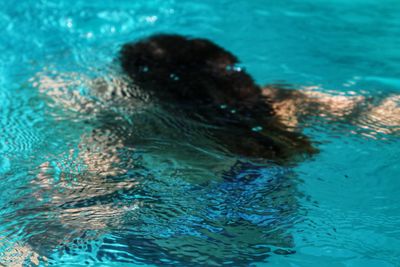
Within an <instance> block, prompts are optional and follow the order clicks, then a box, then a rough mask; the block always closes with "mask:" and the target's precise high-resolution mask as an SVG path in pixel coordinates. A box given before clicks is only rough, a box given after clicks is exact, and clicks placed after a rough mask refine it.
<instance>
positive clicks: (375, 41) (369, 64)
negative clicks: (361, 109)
mask: <svg viewBox="0 0 400 267" xmlns="http://www.w3.org/2000/svg"><path fill="white" fill-rule="evenodd" d="M0 6H1V8H0V27H1V28H2V29H3V31H2V34H1V35H0V48H1V49H0V50H1V53H0V127H1V131H0V265H1V264H3V265H5V266H37V265H38V266H45V265H46V264H49V265H50V266H141V265H149V266H153V265H168V264H170V265H174V264H175V265H180V266H189V265H193V266H199V265H213V264H214V265H228V266H248V265H255V266H399V265H400V232H399V229H400V204H399V203H400V195H399V194H398V190H399V189H400V182H399V181H398V178H399V177H400V165H399V164H398V162H399V160H400V158H399V155H400V142H399V138H398V137H399V127H400V125H399V124H398V122H399V120H398V119H397V120H394V121H391V120H386V121H385V120H382V119H374V118H370V119H364V120H360V121H357V122H356V123H348V122H346V120H340V119H339V120H337V121H329V120H327V119H324V118H323V117H318V116H316V117H315V118H312V119H311V120H310V121H309V122H307V123H304V125H302V127H303V129H304V132H305V133H306V134H307V135H309V136H310V137H311V138H312V140H313V141H314V142H315V144H316V145H317V146H318V148H319V149H320V150H321V152H320V153H319V154H317V155H315V156H313V157H312V158H311V159H306V160H304V161H303V162H300V163H299V164H297V165H295V166H291V167H282V166H278V165H276V164H273V163H270V164H265V163H264V164H259V163H255V162H251V161H250V160H249V161H246V160H245V159H238V158H237V157H236V156H234V155H229V154H226V153H221V152H219V151H218V149H216V148H215V147H214V146H213V145H210V144H209V143H208V141H207V140H206V139H204V138H202V133H201V132H198V131H194V132H193V131H190V129H193V128H194V129H196V125H191V124H190V123H188V122H181V121H179V120H178V119H177V118H170V117H168V115H166V114H160V113H159V112H157V111H156V110H155V111H149V110H148V109H146V106H148V104H146V103H138V107H139V108H138V107H136V108H134V109H133V108H129V107H128V108H127V107H124V106H123V105H121V104H120V103H116V104H115V103H114V104H109V103H108V102H107V101H105V100H104V99H101V98H97V97H94V96H91V95H90V92H89V89H88V88H87V86H86V85H85V83H84V82H83V83H79V82H80V81H84V80H87V79H95V78H98V77H103V78H106V79H111V76H112V75H114V73H118V68H117V67H116V65H117V63H116V60H115V58H116V55H117V53H118V50H119V48H120V46H121V45H122V44H123V43H125V42H128V41H132V40H137V39H139V38H141V37H145V36H148V35H150V34H153V33H159V32H168V33H179V34H185V35H190V36H195V37H204V38H208V39H211V40H213V41H215V42H216V43H218V44H219V45H221V46H223V47H225V48H226V49H228V50H229V51H232V52H233V53H234V54H236V55H237V56H238V57H239V58H240V60H241V62H242V63H241V65H240V67H242V68H246V69H247V70H248V72H249V73H250V74H252V75H253V77H254V78H255V80H256V81H257V82H258V83H259V84H276V83H278V84H288V85H290V87H292V88H296V89H302V88H305V87H313V88H315V90H316V91H318V92H329V93H333V94H336V95H346V96H364V97H367V98H376V99H384V98H385V97H387V96H396V95H398V94H399V90H400V78H399V77H400V63H399V62H400V50H399V46H400V37H399V36H400V19H399V14H400V3H399V2H398V1H389V0H383V1H372V0H367V1H359V0H353V1H342V0H331V1H328V0H317V1H310V0H305V1H295V0H293V1H286V0H284V1H259V0H253V1H223V0H219V1H214V0H205V1H197V2H196V1H192V0H182V1H174V0H164V1H161V0H149V1H75V2H74V3H71V1H65V0H64V1H50V0H41V1H30V0H24V1H19V2H11V1H9V2H6V1H3V2H2V3H1V4H0ZM46 79H52V81H53V82H51V83H48V86H47V87H46V86H43V84H46ZM54 81H55V82H54ZM43 87H45V89H43ZM40 88H42V89H40ZM55 88H56V89H57V90H59V92H63V93H65V95H61V96H60V95H56V96H55V97H54V95H53V96H49V95H48V94H46V90H47V89H49V90H53V89H55ZM57 90H56V91H57ZM73 92H80V94H81V95H83V98H81V97H78V96H76V95H74V93H73ZM87 99H90V101H89V100H87ZM395 99H396V98H395ZM85 101H86V102H85ZM87 102H89V103H90V104H87ZM144 102H145V101H144ZM378 102H379V101H378ZM84 104H85V105H84ZM378 104H379V103H377V105H378ZM393 105H397V107H398V105H399V100H398V98H397V102H395V103H394V104H393ZM104 109H109V110H112V111H113V114H114V117H113V119H112V120H111V121H110V118H108V117H102V113H101V112H102V110H104ZM384 112H386V113H388V112H389V113H390V111H387V110H386V111H384ZM397 114H399V113H397ZM386 115H387V114H386ZM99 118H100V119H99ZM99 120H106V121H107V120H109V124H110V129H105V130H104V129H103V130H101V131H100V133H99V132H96V131H98V130H97V124H98V121H99ZM182 125H183V126H182ZM182 127H183V130H182ZM93 131H94V134H93ZM115 131H119V132H122V133H125V134H131V135H133V136H135V138H136V139H137V142H138V145H137V146H133V147H134V148H132V147H131V148H126V147H125V148H124V147H121V145H120V144H119V143H118V142H119V141H118V140H117V137H116V136H115V135H114V134H113V133H115ZM187 133H190V134H187ZM85 151H91V154H85V153H86V152H85ZM116 155H118V157H117V156H116ZM116 158H118V160H115V159H116ZM121 170H123V171H121ZM283 252H286V253H283ZM281 254H285V255H281ZM286 254H289V255H286Z"/></svg>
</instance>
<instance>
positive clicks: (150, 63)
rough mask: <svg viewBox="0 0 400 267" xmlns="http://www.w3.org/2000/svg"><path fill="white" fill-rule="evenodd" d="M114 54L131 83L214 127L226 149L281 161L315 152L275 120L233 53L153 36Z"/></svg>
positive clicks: (171, 36)
mask: <svg viewBox="0 0 400 267" xmlns="http://www.w3.org/2000/svg"><path fill="white" fill-rule="evenodd" d="M119 57H120V62H121V67H122V69H123V71H124V72H125V74H127V75H128V76H129V77H130V78H132V81H133V82H134V83H135V84H136V85H138V86H139V87H141V88H142V89H143V90H146V91H147V92H149V93H151V94H152V95H154V96H155V98H156V99H158V100H159V102H160V103H161V105H164V106H168V107H171V106H173V107H174V108H175V110H179V112H177V115H179V114H185V115H186V116H189V117H192V118H195V119H200V120H203V121H204V122H206V123H208V124H210V125H213V126H216V127H217V128H218V130H215V131H214V132H213V136H214V137H215V138H216V139H217V141H218V142H223V143H224V144H225V146H226V147H227V148H228V150H230V151H231V152H234V153H237V154H239V155H243V156H252V157H261V158H268V159H287V158H289V157H292V156H293V155H294V154H299V153H298V152H301V153H302V152H305V153H306V154H309V153H313V152H314V151H315V150H314V148H313V147H312V146H311V144H310V142H309V141H308V139H307V137H305V136H304V135H302V134H300V133H295V132H291V131H288V130H287V129H285V127H284V126H283V125H282V124H281V123H280V122H279V120H278V118H277V117H276V116H275V113H274V110H273V108H272V105H271V104H270V102H269V99H267V98H265V97H264V96H263V95H262V94H261V88H260V87H259V86H258V85H257V84H256V83H255V82H254V80H253V79H252V77H251V76H250V75H249V74H248V73H247V72H246V71H245V70H243V69H241V68H238V67H237V64H238V63H239V60H238V59H237V58H236V56H234V55H233V54H232V53H230V52H228V51H227V50H225V49H224V48H222V47H220V46H218V45H217V44H215V43H213V42H211V41H209V40H206V39H199V38H188V37H184V36H181V35H174V34H159V35H153V36H151V37H148V38H146V39H142V40H139V41H136V42H132V43H128V44H125V45H123V46H122V48H121V51H120V56H119Z"/></svg>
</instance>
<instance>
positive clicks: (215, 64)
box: [29, 34, 400, 265]
mask: <svg viewBox="0 0 400 267" xmlns="http://www.w3.org/2000/svg"><path fill="white" fill-rule="evenodd" d="M119 62H120V63H121V67H122V71H123V73H124V74H125V75H126V76H128V77H129V78H128V79H125V80H124V79H113V80H112V81H111V83H110V82H109V81H106V80H101V79H100V80H99V79H97V80H92V81H86V83H87V84H89V86H91V87H92V89H91V90H92V93H93V94H94V95H98V96H100V97H101V96H102V95H107V96H108V97H109V99H111V101H116V99H117V101H116V102H117V104H118V105H123V106H127V107H131V106H133V107H132V108H133V109H140V108H141V107H144V108H146V105H150V104H149V102H150V103H151V105H152V107H157V108H158V109H159V110H161V112H158V113H157V114H156V115H155V117H156V118H157V119H159V120H157V119H154V117H152V116H148V115H147V113H146V112H143V113H140V114H135V115H134V116H136V117H135V119H137V120H138V121H139V123H136V121H134V122H135V123H136V127H132V124H130V123H124V122H123V120H122V121H121V120H120V119H118V120H116V119H115V117H116V116H114V115H115V114H113V113H108V112H109V110H102V109H101V107H100V108H96V107H94V106H95V105H96V103H93V102H90V101H89V100H86V99H85V97H83V96H80V95H79V94H76V93H74V94H73V96H74V97H75V98H73V99H72V100H71V99H67V100H66V99H65V98H63V94H62V90H61V91H59V90H58V89H60V88H58V86H60V84H61V87H62V86H64V84H65V83H64V81H62V80H61V81H60V80H54V79H50V78H49V77H39V81H38V83H37V86H38V87H39V89H40V90H41V91H45V92H46V93H47V94H48V95H50V96H51V97H52V98H53V99H55V100H56V101H57V100H60V101H61V102H62V104H64V105H67V106H73V105H75V104H77V106H78V109H77V110H79V111H85V110H86V111H88V112H89V113H91V112H98V116H97V121H96V122H95V123H94V125H96V128H97V129H96V130H95V131H93V133H91V134H89V136H87V137H85V138H83V139H82V141H81V145H80V150H79V151H78V153H74V151H72V152H71V153H70V154H71V155H75V154H78V155H77V156H75V158H73V159H71V161H72V162H78V163H77V165H80V164H83V165H86V166H87V172H86V173H84V174H82V173H78V172H79V168H77V169H78V170H77V171H76V173H77V174H76V175H73V176H74V178H77V177H78V181H79V183H78V184H75V185H74V186H73V187H72V188H71V190H64V191H62V190H53V191H52V192H51V196H50V197H48V198H49V199H50V202H49V203H47V207H46V208H47V209H50V210H51V209H52V207H57V209H55V213H57V214H58V219H57V220H56V221H54V222H53V224H54V226H52V227H49V229H47V230H46V231H47V233H48V235H51V236H53V237H54V239H57V233H58V234H59V235H60V234H61V233H63V232H67V231H69V230H70V231H74V232H75V233H78V236H79V233H82V232H85V231H86V230H93V229H94V230H96V231H97V230H99V231H100V229H101V228H103V227H104V228H107V227H110V228H111V229H114V231H115V232H118V231H121V232H124V231H122V230H121V229H124V228H129V224H125V223H126V222H125V219H124V218H125V215H126V214H130V215H132V213H134V214H136V213H135V212H136V211H132V210H129V209H124V208H123V209H114V208H113V206H112V203H113V202H115V201H119V200H120V198H123V197H124V196H123V195H121V191H123V192H125V193H126V194H131V195H134V194H135V193H137V191H136V190H142V191H140V194H141V195H142V196H143V195H144V196H145V197H144V199H146V197H148V199H151V201H150V204H149V206H146V203H145V202H146V201H142V202H137V203H136V204H135V205H136V206H135V207H139V206H140V207H141V209H142V213H139V214H136V215H135V216H138V217H139V218H138V219H137V221H136V223H137V224H139V226H138V227H141V226H140V224H146V223H147V224H150V225H149V227H153V228H155V229H154V230H149V229H147V230H145V231H144V232H143V233H142V232H140V234H138V233H137V234H132V233H130V234H126V235H124V234H120V235H117V236H118V237H119V238H118V240H119V242H121V244H124V245H125V246H126V247H127V248H126V250H127V251H126V252H129V251H136V253H137V254H138V255H139V256H140V255H149V258H151V256H150V255H152V256H153V257H155V255H157V256H158V257H161V258H162V257H164V258H168V259H170V260H171V262H177V263H181V264H184V265H190V264H191V263H192V264H194V265H195V264H200V263H201V264H210V262H212V263H213V264H216V265H221V264H224V263H226V264H235V260H236V263H237V264H239V265H246V264H248V263H250V262H252V261H255V260H262V259H263V258H265V257H266V256H267V255H268V254H269V251H270V250H271V249H270V246H272V247H282V248H288V250H286V251H285V250H277V251H276V253H290V248H292V247H293V241H292V240H291V236H290V234H288V233H287V232H286V230H285V227H288V226H290V224H287V221H290V219H291V216H294V214H295V213H296V207H297V205H298V204H297V202H296V189H295V186H294V182H293V181H291V179H290V178H289V177H288V174H287V173H285V172H284V171H281V170H283V169H280V168H278V169H279V170H280V171H277V172H266V171H265V170H269V171H270V169H268V168H264V171H263V170H262V169H263V168H260V167H257V166H256V164H249V163H241V162H242V161H243V160H246V159H248V160H249V161H257V160H264V161H268V162H271V163H270V165H271V166H273V167H274V168H275V167H282V166H287V165H290V164H292V163H295V162H296V161H298V160H301V159H302V158H304V156H306V157H307V156H310V155H312V154H315V153H316V152H317V149H316V148H315V146H314V145H313V144H312V143H311V141H310V140H309V138H308V137H306V136H305V135H304V134H302V133H300V132H298V131H296V128H297V125H298V121H300V120H302V119H305V118H306V117H307V116H308V115H311V116H312V115H314V114H315V113H318V112H321V111H324V112H325V113H327V114H328V115H329V116H332V117H335V116H337V117H342V116H343V115H346V116H347V117H349V118H350V117H351V116H353V115H356V114H359V113H360V112H361V113H362V111H360V109H362V102H363V101H364V99H362V98H357V97H353V98H352V97H347V98H346V97H335V96H329V95H327V94H322V93H317V92H313V91H294V90H286V89H281V88H278V87H274V86H271V87H264V88H262V87H260V86H258V85H257V84H256V83H255V82H254V81H253V79H252V78H251V76H250V75H249V74H248V73H247V72H246V71H244V70H242V69H238V68H237V67H236V64H237V63H238V59H237V58H236V57H235V56H234V55H233V54H231V53H230V52H228V51H226V50H225V49H223V48H221V47H220V46H218V45H216V44H214V43H213V42H211V41H209V40H206V39H197V38H193V39H191V38H187V37H184V36H180V35H168V34H166V35H155V36H152V37H149V38H147V39H143V40H140V41H138V42H134V43H130V44H126V45H124V46H123V47H122V49H121V52H120V55H119ZM67 86H68V85H67ZM60 92H61V93H60ZM138 92H139V93H138ZM138 96H140V97H138ZM121 99H122V100H121ZM138 99H139V100H138ZM148 99H150V100H151V101H148ZM75 100H76V101H75ZM119 100H121V101H119ZM74 101H75V102H74ZM388 101H393V98H391V99H389V100H388ZM394 101H395V100H394ZM82 103H83V104H82ZM121 103H122V104H121ZM382 103H385V102H382ZM382 106H383V108H385V106H384V105H382ZM368 111H369V112H370V111H373V109H372V108H371V109H369V108H368ZM110 112H111V111H110ZM394 112H398V109H394ZM150 113H151V112H150ZM110 114H111V115H110ZM113 116H114V117H113ZM146 116H148V117H146ZM143 117H145V119H143ZM399 117H400V116H399ZM394 118H396V117H395V116H394ZM140 120H142V121H140ZM154 121H156V122H154ZM164 121H167V122H166V123H165V125H162V126H160V125H161V124H162V123H164ZM392 121H393V120H392ZM160 122H162V123H160ZM135 123H134V125H135ZM394 123H396V122H394ZM157 124H159V125H157ZM149 125H150V126H149ZM153 126H154V127H153ZM140 127H141V129H140V130H141V131H142V132H140V133H138V130H137V128H140ZM131 128H134V129H131ZM152 135H153V136H157V135H158V136H161V138H164V139H167V138H170V139H174V138H176V137H177V136H179V138H183V139H182V142H185V143H188V146H184V147H183V149H182V150H179V149H178V151H177V152H176V153H175V154H174V153H173V151H169V150H173V149H176V144H175V147H172V146H171V147H168V146H164V144H165V142H164V143H163V142H159V143H157V141H159V139H156V138H150V137H149V136H152ZM179 138H177V139H178V140H181V139H179ZM146 142H147V144H144V143H146ZM152 142H154V143H156V145H152V144H151V143H152ZM143 144H144V145H143ZM148 144H149V145H148ZM193 144H196V145H197V147H201V149H202V151H204V150H210V149H214V150H217V151H222V153H221V154H228V155H231V157H227V158H226V160H225V158H223V160H220V161H218V165H220V166H219V167H220V169H219V170H223V171H225V172H227V173H229V174H228V175H223V177H222V178H223V179H222V180H219V183H217V184H216V185H215V184H213V185H212V186H211V187H208V186H205V187H203V189H201V190H198V189H197V187H196V186H193V188H192V185H193V184H194V185H196V182H197V184H200V185H204V184H206V185H207V183H211V184H212V181H210V180H207V181H200V182H199V181H198V180H196V181H190V183H189V184H190V186H188V185H187V184H186V183H183V184H185V185H186V186H188V188H189V189H187V188H186V189H187V192H190V193H188V195H187V196H186V195H185V198H184V199H183V200H185V201H184V202H185V203H184V202H182V199H179V197H178V196H179V194H175V198H177V199H176V203H175V204H176V205H177V207H176V209H177V210H178V207H181V208H182V210H185V211H186V212H185V213H182V212H180V213H179V212H178V214H174V213H170V212H169V211H167V210H165V212H167V213H168V212H169V213H168V214H170V216H171V217H168V218H165V216H164V215H163V214H162V213H163V212H164V211H163V209H166V207H167V206H168V205H165V201H167V199H162V198H160V197H158V198H157V192H153V190H154V189H152V188H151V187H149V188H145V189H143V188H142V186H139V184H148V183H149V180H145V179H142V178H141V177H142V176H140V177H137V176H135V177H134V179H131V176H132V170H137V169H138V167H137V166H136V165H135V164H136V163H135V162H133V163H132V162H126V161H127V160H126V158H124V155H122V154H123V153H121V151H125V150H126V149H127V148H132V149H136V148H139V150H140V148H143V147H144V148H146V152H144V153H142V156H144V157H145V156H146V153H147V151H149V147H151V149H153V150H152V151H156V153H158V154H161V156H160V155H159V156H158V157H156V158H157V159H163V158H164V159H165V158H169V157H171V158H172V159H175V160H178V161H180V162H187V165H188V166H196V164H197V163H198V162H196V161H199V159H198V158H194V159H191V157H198V155H199V154H193V153H192V154H190V153H186V152H187V151H186V150H188V147H190V146H191V145H193ZM202 145H205V146H204V147H202ZM155 146H164V148H165V149H164V151H161V150H160V149H158V148H154V147H155ZM193 146H194V145H193ZM166 150H168V151H166ZM198 150H200V148H198ZM133 153H137V154H140V152H138V151H134V152H133ZM125 156H126V155H125ZM137 160H139V159H137ZM208 160H209V158H208ZM241 160H242V161H241ZM160 161H163V160H160ZM238 162H239V163H238ZM207 164H209V163H207ZM210 165H211V164H210ZM203 167H204V166H203ZM42 168H43V169H44V171H43V173H42V174H41V175H38V179H37V181H35V183H36V184H37V186H38V187H39V188H41V190H38V191H37V192H36V195H37V196H35V197H36V198H38V199H40V198H41V194H44V192H46V191H51V190H52V187H53V186H54V184H53V183H52V182H51V179H48V176H46V175H45V173H46V172H48V171H49V170H50V172H51V164H50V163H45V164H43V166H42ZM154 168H155V166H151V164H150V166H149V168H148V169H147V170H146V171H147V173H149V175H151V174H150V173H151V170H152V169H154ZM274 168H272V169H274ZM149 169H150V170H149ZM68 172H71V169H69V170H67V169H66V170H65V174H64V176H62V175H61V176H60V177H59V178H58V179H59V181H58V182H57V183H58V185H59V184H60V181H61V182H62V183H64V184H65V186H66V187H67V184H68V183H69V182H70V180H68V179H70V178H71V177H70V175H68V174H70V173H68ZM225 172H224V173H225ZM141 175H142V174H141ZM188 176H190V175H188ZM210 176H212V175H210ZM289 176H290V175H289ZM68 177H69V178H68ZM116 177H117V178H118V177H119V178H118V179H115V178H116ZM121 177H122V178H121ZM120 178H121V179H120ZM185 178H186V177H185ZM182 179H183V178H182ZM203 179H204V178H203ZM110 180H112V181H113V182H112V183H110V182H109V181H110ZM163 183H168V181H164V180H163ZM178 185H179V183H178ZM99 188H101V189H100V190H99ZM178 189H179V188H175V189H174V190H176V191H177V190H178ZM159 190H160V189H159ZM164 190H171V188H170V187H168V186H167V187H166V188H164ZM158 193H159V192H158ZM182 194H183V193H182ZM172 195H173V194H172ZM197 197H200V198H201V199H203V200H199V201H197V202H196V205H199V206H201V207H202V208H203V209H204V210H203V209H201V208H198V209H197V210H193V209H191V203H192V200H191V199H196V198H197ZM154 198H156V200H154ZM178 199H179V200H178ZM216 199H217V200H218V201H217V204H218V205H215V203H214V202H215V201H216ZM168 200H169V201H171V199H168ZM213 201H214V202H213ZM186 202H187V203H186ZM98 203H100V204H101V205H99V204H98ZM143 203H144V204H143ZM200 204H201V205H200ZM238 205H239V207H237V206H238ZM257 205H259V209H260V210H262V212H261V214H258V215H256V214H251V213H250V214H248V213H246V212H245V211H246V209H251V207H252V206H257ZM169 207H171V206H169ZM154 210H160V213H159V214H158V213H154ZM161 211H163V212H161ZM87 212H92V213H93V214H96V217H95V219H93V220H89V221H85V223H86V224H80V223H76V222H75V223H74V222H73V221H74V220H78V222H79V214H80V213H85V214H87ZM204 212H205V213H204ZM109 214H114V215H115V217H118V218H120V219H118V220H116V221H117V222H114V221H113V220H112V219H110V216H108V215H109ZM124 214H125V215H124ZM146 214H152V215H153V216H155V220H159V222H158V223H160V224H161V225H163V227H165V228H167V229H163V230H160V229H158V228H157V227H156V225H157V223H155V222H154V221H152V220H150V222H149V219H148V218H146ZM101 215H104V218H99V216H101ZM189 215H190V216H189ZM53 218H57V216H54V217H53ZM185 220H187V221H188V222H187V223H185ZM193 220H194V221H193ZM196 220H197V221H196ZM198 220H200V221H201V220H203V223H199V221H198ZM128 221H129V220H128ZM204 221H205V222H206V223H204ZM161 222H164V223H161ZM171 222H174V223H175V224H178V225H179V227H177V229H176V230H175V231H172V230H171V229H169V228H168V227H169V223H171ZM152 223H153V224H154V225H152ZM193 225H195V226H193ZM282 225H285V227H282ZM33 227H37V225H34V226H33ZM50 228H51V229H50ZM282 228H283V230H282ZM115 229H117V230H115ZM46 231H44V232H46ZM105 231H106V232H107V229H106V230H105ZM146 231H147V232H146ZM145 234H147V235H148V236H156V237H157V238H154V239H151V238H148V237H145ZM75 237H76V235H75ZM69 239H70V240H71V239H73V238H72V236H71V237H70V238H69ZM46 241H47V245H46ZM40 242H42V243H40ZM57 242H58V241H57V240H54V241H52V238H48V240H46V238H45V237H43V238H35V237H32V238H31V241H30V242H29V243H30V246H32V247H42V249H36V251H40V254H44V255H46V253H45V252H44V251H45V250H47V251H48V250H51V249H52V248H54V247H56V246H57V245H60V244H58V243H57ZM65 242H67V241H65ZM67 243H68V242H67ZM39 244H40V245H39ZM146 244H147V245H146ZM192 249H195V250H196V249H197V254H196V252H195V251H192ZM34 250H35V248H34ZM199 254H200V256H202V257H203V261H202V262H199V261H197V262H193V260H194V257H196V255H199ZM48 256H50V255H48ZM146 260H148V262H153V263H156V264H157V263H158V264H163V262H162V261H157V260H156V259H154V258H153V259H146Z"/></svg>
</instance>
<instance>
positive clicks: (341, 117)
mask: <svg viewBox="0 0 400 267" xmlns="http://www.w3.org/2000/svg"><path fill="white" fill-rule="evenodd" d="M263 95H264V96H266V97H268V99H269V100H270V101H271V104H272V105H273V107H274V110H275V112H276V114H277V116H278V117H279V118H280V119H281V121H282V123H284V124H285V125H287V126H288V127H299V126H300V125H301V124H302V123H306V122H307V120H309V119H310V117H321V118H325V119H326V120H327V121H339V122H343V123H350V124H354V125H357V126H359V127H362V128H363V129H370V130H372V131H376V132H379V133H384V134H398V133H399V131H400V95H387V96H384V97H383V96H377V97H371V96H368V97H367V96H363V95H337V94H336V95H335V94H334V93H332V94H331V93H326V92H318V91H316V90H314V89H313V88H305V89H302V90H291V89H286V88H279V87H278V86H266V87H264V88H263Z"/></svg>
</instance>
